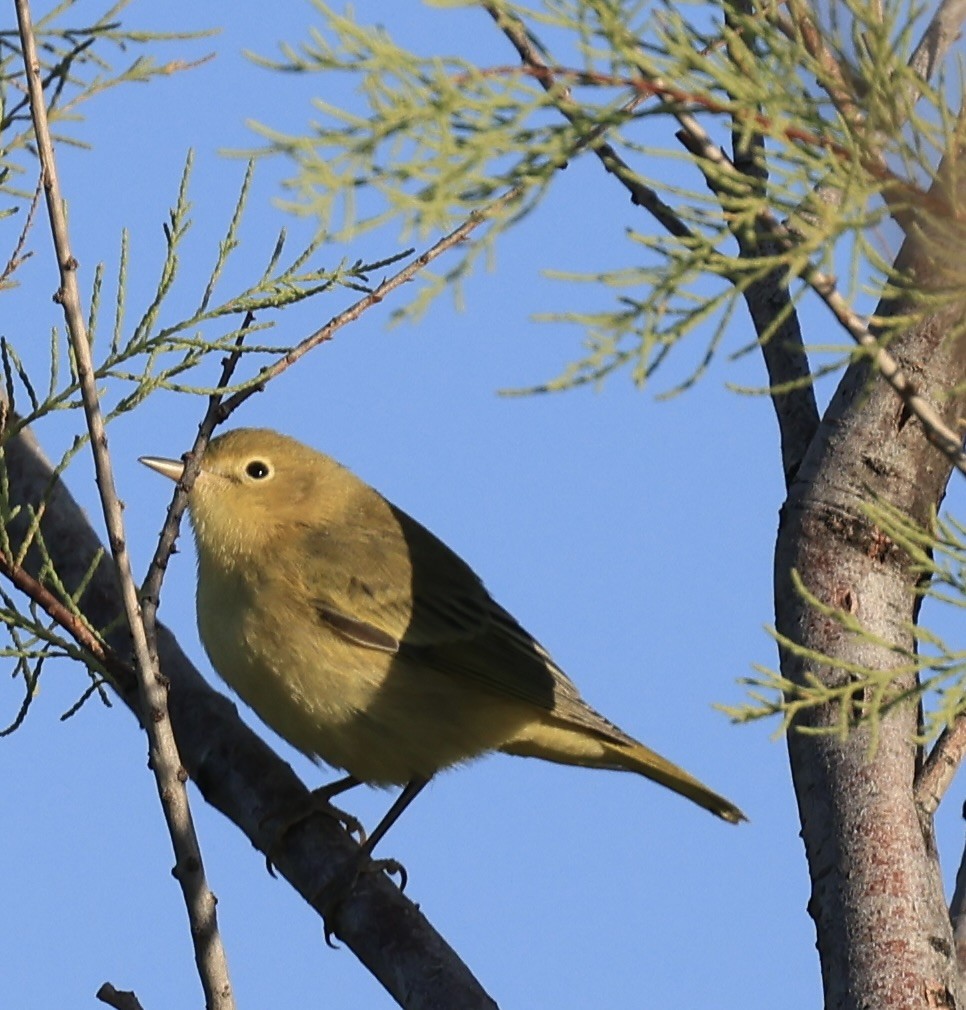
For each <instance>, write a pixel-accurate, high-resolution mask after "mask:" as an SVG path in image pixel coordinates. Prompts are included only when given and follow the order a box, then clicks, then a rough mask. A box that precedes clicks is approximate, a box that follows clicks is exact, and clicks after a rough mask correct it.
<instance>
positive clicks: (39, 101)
mask: <svg viewBox="0 0 966 1010" xmlns="http://www.w3.org/2000/svg"><path fill="white" fill-rule="evenodd" d="M15 3H16V9H17V22H18V27H19V31H20V41H21V45H22V47H23V61H24V69H25V71H26V74H27V85H28V91H29V95H30V111H31V116H32V118H33V126H34V135H35V138H36V141H37V149H38V155H39V158H40V164H41V171H42V173H43V187H44V195H45V197H46V202H47V212H48V217H49V219H50V228H51V233H52V235H53V239H54V248H55V253H56V256H57V265H58V268H59V271H60V285H61V286H60V290H59V291H58V295H57V297H58V300H59V301H60V303H61V305H62V307H63V310H64V318H65V321H66V324H67V330H68V334H69V338H70V343H71V347H72V349H73V352H74V358H75V362H76V368H77V376H78V382H79V385H80V388H81V395H82V398H83V402H84V413H85V416H86V418H87V426H88V430H89V432H90V436H91V448H92V451H93V455H94V468H95V471H96V473H97V484H98V489H99V491H100V498H101V504H102V508H103V512H104V519H105V522H106V524H107V529H108V537H109V540H110V547H111V553H112V555H113V557H114V564H115V568H116V571H117V576H118V582H119V587H120V592H121V597H122V600H123V604H124V611H125V614H126V617H127V623H128V627H129V629H130V633H131V636H132V639H133V644H134V652H135V655H136V658H137V671H138V695H139V705H140V710H141V713H142V717H141V723H142V725H143V726H144V729H145V731H146V732H147V735H148V741H149V750H150V767H151V769H152V771H153V772H154V775H155V781H156V784H157V788H158V795H159V797H160V799H161V806H162V809H163V811H164V815H165V820H166V822H167V826H168V832H169V834H170V836H171V842H172V846H173V848H174V853H175V870H174V875H175V877H176V878H177V880H178V883H179V884H180V885H181V890H182V894H183V896H184V901H185V906H186V908H187V912H188V919H189V922H190V926H191V929H190V933H191V940H192V944H193V945H194V951H195V963H196V964H197V966H198V972H199V976H200V978H201V984H202V988H203V990H204V993H205V1005H206V1007H207V1008H208V1010H233V1008H234V1005H235V1003H234V999H233V996H232V990H231V982H230V980H229V975H228V965H227V961H226V958H225V952H224V948H223V946H222V943H221V937H220V935H219V932H218V921H217V916H216V913H215V897H214V895H213V894H212V893H211V890H210V889H209V887H208V884H207V881H206V879H205V873H204V867H203V864H202V858H201V849H200V846H199V844H198V839H197V836H196V834H195V830H194V825H193V823H192V820H191V810H190V807H189V804H188V794H187V789H186V787H185V782H184V777H183V774H182V767H181V759H180V757H179V755H178V748H177V745H176V743H175V739H174V734H173V732H172V730H171V726H170V723H169V721H168V718H167V697H166V694H167V691H166V685H165V683H164V681H163V680H162V678H161V676H160V673H159V671H158V667H157V661H156V659H155V656H154V653H153V650H152V648H151V646H150V645H149V642H148V639H147V636H146V634H145V629H144V626H143V624H142V623H141V617H140V608H139V604H138V598H137V590H136V588H135V585H134V579H133V576H132V574H131V567H130V560H129V557H128V554H127V547H126V544H125V535H124V523H123V519H122V516H121V504H120V501H119V500H118V497H117V491H116V489H115V485H114V475H113V472H112V467H111V460H110V456H109V454H108V448H107V433H106V431H105V427H104V418H103V416H102V414H101V411H100V402H99V397H98V392H97V386H96V381H95V377H94V366H93V362H92V360H91V349H90V343H89V341H88V337H87V328H86V324H85V321H84V313H83V311H82V309H81V300H80V292H79V289H78V285H77V261H76V260H75V258H74V255H73V253H72V251H71V246H70V236H69V233H68V229H67V217H66V214H65V212H64V198H63V195H62V193H61V189H60V183H59V181H58V178H57V166H56V161H55V158H54V149H53V144H52V141H51V137H50V129H49V125H48V122H47V108H46V103H45V99H44V92H43V85H42V82H41V76H40V60H39V57H38V54H37V45H36V39H35V37H34V31H33V25H32V21H31V16H30V5H29V3H28V0H15Z"/></svg>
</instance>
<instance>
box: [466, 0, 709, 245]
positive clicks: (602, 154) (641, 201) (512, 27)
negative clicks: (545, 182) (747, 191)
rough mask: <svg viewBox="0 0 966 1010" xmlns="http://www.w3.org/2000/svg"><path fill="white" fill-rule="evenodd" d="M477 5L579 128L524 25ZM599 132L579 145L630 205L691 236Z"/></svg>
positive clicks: (635, 101)
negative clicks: (594, 158)
mask: <svg viewBox="0 0 966 1010" xmlns="http://www.w3.org/2000/svg"><path fill="white" fill-rule="evenodd" d="M480 6H481V7H482V8H483V9H484V10H485V11H486V12H487V14H489V15H490V17H491V18H493V20H494V21H495V22H496V24H497V26H498V27H499V29H500V30H501V31H502V32H503V34H504V35H505V36H506V37H507V38H508V39H509V40H510V43H511V44H512V46H513V48H514V49H516V51H517V53H518V54H519V56H520V60H521V62H522V63H523V64H524V67H525V68H526V69H527V70H528V71H529V72H531V73H532V74H533V75H534V77H536V79H537V80H538V81H539V82H540V85H541V87H542V88H543V89H544V91H546V92H547V93H548V94H550V93H554V94H555V100H554V104H555V106H556V108H557V110H558V111H559V112H560V114H561V115H562V116H564V118H565V119H567V120H568V121H569V122H570V123H572V124H573V125H574V126H578V125H580V117H579V116H578V112H579V106H578V105H577V103H576V102H574V101H573V100H572V99H571V97H570V91H569V90H568V89H563V90H557V91H554V89H555V88H557V79H556V78H557V75H556V73H555V71H554V70H552V69H551V68H550V67H549V66H548V65H547V64H546V63H545V62H544V60H543V58H542V56H541V55H540V53H539V51H538V50H537V47H536V46H535V45H534V44H533V41H532V37H531V35H530V33H529V32H528V30H527V27H526V25H525V24H524V23H523V22H522V21H521V20H520V19H519V18H517V17H515V16H513V15H512V14H510V13H508V12H507V11H506V10H504V9H503V8H502V7H501V6H500V5H499V4H496V3H492V2H488V0H484V2H483V3H481V4H480ZM649 97H650V95H649V94H646V93H643V92H642V93H640V94H638V95H636V96H635V97H634V98H632V99H631V100H630V102H628V103H627V104H626V105H625V106H624V107H623V109H622V112H625V113H628V114H629V113H631V112H632V111H633V110H634V109H635V108H637V106H638V105H639V104H640V103H641V102H642V101H644V100H646V99H647V98H649ZM601 132H602V131H601V130H597V131H596V134H597V135H596V136H594V135H593V133H592V134H591V135H590V136H588V137H587V138H586V140H585V141H584V142H583V143H582V144H581V146H582V147H587V148H589V149H590V150H591V151H593V152H594V154H596V155H597V157H598V158H599V159H600V163H601V164H602V165H603V166H604V168H605V169H606V170H607V171H608V172H609V173H610V174H611V175H613V176H614V177H615V178H616V179H617V180H618V181H619V182H620V183H621V185H622V186H623V187H624V188H625V189H626V190H627V191H628V193H630V195H631V203H633V204H635V205H636V206H638V207H642V208H643V209H644V210H646V211H648V212H649V213H650V214H651V216H652V217H654V219H655V220H656V221H657V222H658V223H659V224H660V225H661V226H662V227H664V228H666V229H667V231H668V232H670V234H672V235H676V236H677V237H678V238H687V237H688V236H690V234H691V229H690V228H688V226H687V225H686V224H685V223H684V221H682V220H681V218H680V217H679V216H678V215H677V214H676V213H675V212H674V210H673V208H672V207H670V206H669V205H668V204H666V203H665V202H664V201H663V200H662V199H661V198H660V197H659V196H658V195H657V193H656V192H655V190H653V189H651V187H650V186H647V185H645V184H644V183H643V182H641V180H640V178H639V177H638V175H637V173H636V172H635V171H634V170H633V169H632V168H631V167H630V166H629V165H628V164H627V162H625V161H624V160H623V158H621V156H620V155H619V154H618V153H617V152H616V151H615V150H614V148H613V147H612V146H611V145H610V144H608V143H607V141H606V140H603V139H602V138H600V133H601Z"/></svg>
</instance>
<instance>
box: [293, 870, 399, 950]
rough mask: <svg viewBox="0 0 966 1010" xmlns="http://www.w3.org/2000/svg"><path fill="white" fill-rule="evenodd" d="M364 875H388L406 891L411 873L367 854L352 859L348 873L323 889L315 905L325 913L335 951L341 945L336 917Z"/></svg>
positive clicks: (324, 926)
mask: <svg viewBox="0 0 966 1010" xmlns="http://www.w3.org/2000/svg"><path fill="white" fill-rule="evenodd" d="M364 873H385V874H386V875H387V876H389V877H390V878H391V877H394V876H396V877H398V878H399V883H398V885H397V886H398V887H399V890H400V891H405V890H406V884H408V883H409V874H408V873H407V872H406V867H405V866H403V864H402V863H400V862H399V860H398V859H370V858H369V856H367V855H363V856H361V858H359V857H357V858H356V859H354V860H352V863H351V865H349V866H347V867H346V868H345V870H344V872H340V873H338V874H337V875H336V876H335V877H334V878H333V879H332V880H330V881H329V883H328V884H326V885H325V887H323V888H322V889H321V890H320V891H319V892H318V894H317V895H316V896H315V900H314V901H313V902H312V904H313V905H314V906H315V907H316V908H317V909H318V910H319V911H320V913H321V914H322V929H323V935H324V936H325V942H326V944H327V945H328V946H329V947H332V948H333V950H335V949H336V948H337V947H338V945H337V944H335V943H333V942H332V937H333V935H334V933H335V918H336V916H337V914H338V911H339V906H340V905H341V904H342V903H343V902H344V901H345V899H346V898H348V897H349V895H350V894H351V893H352V891H353V889H354V888H355V886H356V884H357V883H358V881H359V877H361V876H362V874H364Z"/></svg>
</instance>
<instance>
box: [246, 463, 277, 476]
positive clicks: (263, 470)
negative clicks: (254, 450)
mask: <svg viewBox="0 0 966 1010" xmlns="http://www.w3.org/2000/svg"><path fill="white" fill-rule="evenodd" d="M271 472H272V469H271V467H270V466H269V465H268V464H267V463H263V462H262V461H261V460H260V459H253V460H252V461H251V463H249V464H248V466H246V467H245V473H247V474H248V476H249V477H251V478H252V480H264V479H265V478H266V477H267V476H268V475H269V474H270V473H271Z"/></svg>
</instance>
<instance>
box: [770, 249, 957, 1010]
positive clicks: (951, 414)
mask: <svg viewBox="0 0 966 1010" xmlns="http://www.w3.org/2000/svg"><path fill="white" fill-rule="evenodd" d="M918 243H919V246H920V248H921V246H922V244H923V240H922V237H921V236H920V239H919V240H918ZM916 244H917V243H916V242H913V241H912V240H907V242H906V244H905V246H904V248H903V250H902V252H901V253H900V260H903V259H905V260H906V261H907V265H908V266H910V267H911V268H912V269H913V270H914V271H915V273H916V274H917V275H918V276H919V277H924V276H927V275H926V273H925V269H926V263H927V261H926V259H925V258H924V257H923V258H921V263H920V264H917V263H916V262H914V260H915V259H916V257H917V253H916V249H915V248H914V247H915V246H916ZM917 266H918V269H917ZM932 276H933V277H934V276H935V275H934V274H933V275H932ZM900 308H901V307H899V306H896V305H895V304H894V305H893V306H892V310H893V311H898V310H900ZM887 311H889V307H888V306H887V307H880V313H884V312H887ZM961 315H962V307H961V306H958V305H957V306H947V307H946V308H945V309H944V310H943V311H942V312H941V313H938V314H934V315H932V316H930V317H929V318H928V319H927V320H926V321H925V322H922V323H920V324H919V325H918V326H917V327H916V328H915V330H913V331H911V332H909V333H907V334H905V335H904V336H903V337H902V338H901V339H900V340H897V341H895V342H893V344H892V345H891V346H890V351H891V352H892V353H893V354H894V356H895V357H896V358H897V359H898V360H899V362H900V364H901V366H902V367H903V369H904V370H905V371H906V374H907V375H909V376H910V377H911V378H913V380H914V381H915V383H916V385H917V388H918V390H919V392H920V393H922V394H923V395H924V396H926V397H927V399H928V400H929V401H930V402H932V403H933V404H934V405H935V407H936V408H937V409H938V410H939V411H940V412H941V413H942V415H943V417H944V418H945V420H946V422H947V423H948V424H950V426H951V427H954V428H955V427H957V425H958V424H959V418H960V417H961V416H962V414H963V411H964V406H966V397H964V396H963V395H960V396H957V397H950V396H949V395H948V391H949V390H950V389H952V388H954V387H956V386H957V384H960V383H962V382H963V381H964V379H966V345H964V343H963V341H962V340H961V339H958V338H953V337H952V336H951V335H950V331H951V330H958V329H959V323H960V320H961ZM949 473H950V467H949V464H948V462H947V461H946V459H945V458H944V457H943V456H942V455H941V454H940V453H939V451H938V450H936V449H934V448H933V447H932V446H931V445H930V444H929V443H928V442H927V440H926V438H925V435H924V433H923V430H922V428H921V426H920V425H919V423H918V422H917V421H915V420H910V419H909V417H908V416H907V414H906V413H905V411H904V409H903V405H902V403H901V402H900V401H899V399H898V398H897V397H896V395H895V393H894V392H893V391H892V390H891V389H890V388H889V387H888V386H887V385H886V383H885V382H884V381H882V380H881V379H879V378H876V377H874V376H871V375H870V368H869V366H868V365H867V364H866V363H864V362H860V363H857V364H853V365H852V366H851V367H850V368H849V370H848V371H847V373H846V375H845V376H844V377H843V379H842V382H841V384H840V386H839V388H838V390H837V392H836V395H835V397H834V398H833V400H832V403H831V405H830V406H829V409H828V411H827V413H826V415H825V417H824V419H823V421H822V423H821V425H820V428H819V430H818V432H817V434H816V436H815V438H814V439H813V440H812V443H811V445H810V447H809V450H808V453H807V454H806V457H805V459H804V461H803V464H802V467H801V469H800V470H799V472H798V473H797V475H796V476H795V478H794V479H793V481H792V483H791V484H790V486H789V491H788V497H787V499H786V502H785V504H784V506H783V508H782V510H781V519H780V523H779V531H778V542H777V546H776V553H775V609H776V616H777V627H778V630H779V632H780V633H781V634H782V635H784V636H787V637H788V638H789V639H791V640H792V641H794V642H797V643H800V644H801V645H802V646H804V647H806V648H808V649H810V650H813V651H814V652H815V653H819V654H822V655H825V656H829V657H834V659H835V660H837V661H841V662H842V664H843V665H845V664H847V663H855V664H860V665H863V666H866V667H871V668H875V669H881V670H888V669H890V668H896V667H898V666H899V665H900V663H901V662H902V657H901V656H900V655H899V654H897V653H896V652H894V651H892V650H890V649H889V648H887V647H885V646H879V645H876V644H875V643H874V642H872V641H870V640H869V639H868V638H866V637H863V636H858V635H855V634H852V633H849V632H847V631H846V630H845V629H844V628H843V627H842V626H841V624H840V623H838V622H837V621H835V620H834V619H833V618H830V617H827V616H823V615H822V614H821V613H819V612H818V611H817V610H816V609H814V608H813V607H811V606H809V605H808V604H807V603H806V602H805V601H804V600H803V599H802V598H801V596H800V594H799V593H798V592H797V591H796V589H795V587H794V585H793V583H792V578H791V575H792V572H793V571H797V572H798V574H799V575H800V577H801V579H802V582H803V583H804V585H805V587H806V588H807V589H808V591H809V592H810V593H812V594H814V596H815V597H817V599H818V600H819V601H820V602H821V603H822V604H825V605H828V606H832V607H836V608H839V609H841V610H845V611H848V612H850V613H852V614H854V615H855V616H856V617H857V618H858V620H859V621H860V623H861V624H862V626H863V628H865V629H866V630H867V631H868V632H869V633H871V635H874V636H877V637H878V638H879V639H880V640H882V641H883V642H888V643H893V644H894V645H896V646H901V647H902V648H904V649H908V650H913V649H914V647H915V643H914V641H913V636H912V634H911V633H910V627H911V626H912V624H913V622H914V620H915V618H916V616H917V612H918V598H917V596H916V594H915V585H916V579H917V575H916V573H915V572H912V571H910V570H909V566H908V563H907V562H908V559H907V557H906V555H905V554H904V552H903V551H902V550H900V549H899V548H898V547H897V546H896V545H895V544H894V543H892V542H891V541H890V540H889V539H888V538H887V537H886V536H885V535H884V534H883V533H882V531H881V530H879V529H878V528H877V527H876V526H875V524H874V523H873V522H872V521H871V520H870V519H869V518H868V517H867V516H866V515H864V514H863V512H862V506H863V504H864V503H867V502H870V501H873V500H876V499H881V500H883V501H885V502H888V503H889V504H891V505H893V506H895V507H896V508H899V509H901V510H902V511H903V512H904V513H905V514H906V515H908V516H910V517H911V518H912V519H914V520H915V521H916V522H918V523H919V524H922V525H928V523H929V521H930V515H931V512H932V509H933V508H935V507H936V506H938V504H939V502H940V501H941V499H942V497H943V495H944V492H945V487H946V483H947V481H948V478H949ZM781 651H782V656H781V667H782V673H783V675H784V676H785V677H786V678H788V679H789V680H791V681H794V682H796V683H803V682H804V680H805V675H806V674H810V675H812V676H815V677H818V678H819V679H820V680H821V681H822V682H823V683H826V684H830V685H831V684H841V683H842V682H843V680H845V679H847V678H848V676H849V675H848V673H847V672H845V670H843V669H841V668H839V667H838V666H837V665H823V664H821V663H820V662H819V661H817V660H815V659H808V658H803V657H802V656H800V655H793V654H792V653H791V652H790V651H788V650H785V649H783V650H781ZM914 680H915V678H914V675H912V674H900V675H899V676H898V678H897V682H896V686H897V687H899V688H900V689H901V688H913V687H914V686H915V683H914ZM862 701H863V699H858V700H857V702H856V707H861V704H862ZM808 712H809V714H808V716H807V717H806V718H803V719H800V720H797V721H796V724H795V726H794V728H793V729H792V730H791V731H790V733H789V737H788V748H789V757H790V761H791V766H792V775H793V779H794V783H795V791H796V795H797V798H798V805H799V811H800V815H801V822H802V837H803V839H804V842H805V851H806V855H807V858H808V864H809V870H810V875H811V880H812V894H811V900H810V902H809V912H810V913H811V915H812V917H813V919H814V920H815V925H816V929H817V934H818V950H819V955H820V958H821V962H822V976H823V982H824V989H825V1006H826V1007H827V1008H835V1010H840V1008H841V1010H844V1008H876V1010H879V1008H890V1010H891V1008H899V1007H903V1008H904V1007H933V1008H934V1007H952V1006H963V1005H966V986H964V984H963V980H962V979H961V978H960V976H959V973H958V970H957V965H956V958H955V950H954V945H953V934H952V928H951V925H950V920H949V914H948V911H947V908H946V903H945V900H944V897H943V888H942V880H941V876H940V870H939V863H938V859H937V855H936V850H935V845H934V840H933V832H932V822H931V819H930V818H927V817H924V816H920V812H919V809H918V808H917V805H916V803H915V801H914V796H913V784H914V778H915V775H916V772H917V770H918V768H919V764H920V760H919V759H920V754H919V751H918V748H917V746H916V744H915V742H914V740H915V735H916V733H917V731H918V730H919V710H918V705H917V703H916V702H915V701H908V702H904V703H902V704H899V705H897V706H896V707H894V708H893V709H891V710H890V711H889V712H888V713H887V714H886V715H885V716H884V717H883V718H882V719H881V721H880V722H878V723H875V722H873V723H866V724H863V726H862V728H860V729H858V730H854V731H853V732H851V733H849V734H848V736H846V737H845V738H842V736H841V735H839V734H835V733H832V734H823V735H813V734H808V733H803V732H800V731H799V730H801V729H806V730H807V729H825V728H829V727H834V726H837V725H839V722H840V717H841V715H842V713H841V711H840V706H839V704H831V703H830V704H827V705H825V706H823V707H821V708H817V709H809V710H808Z"/></svg>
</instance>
